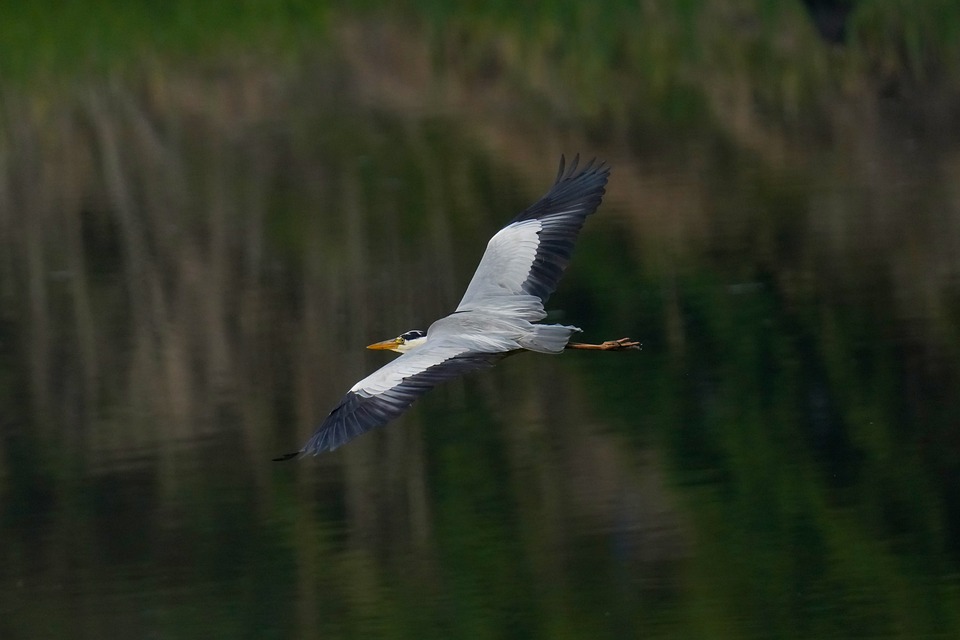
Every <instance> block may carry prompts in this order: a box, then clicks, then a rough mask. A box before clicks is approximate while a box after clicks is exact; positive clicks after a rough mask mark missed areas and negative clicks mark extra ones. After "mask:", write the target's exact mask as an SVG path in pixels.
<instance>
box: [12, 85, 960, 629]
mask: <svg viewBox="0 0 960 640" xmlns="http://www.w3.org/2000/svg"><path fill="white" fill-rule="evenodd" d="M315 81H316V82H318V83H319V85H320V86H321V87H322V88H324V89H325V90H324V91H322V92H321V93H322V94H323V95H324V96H325V97H324V98H323V99H321V100H320V101H319V103H317V102H315V101H313V97H312V96H307V95H299V94H297V92H296V91H295V90H292V89H291V90H289V91H288V93H287V94H285V95H283V96H281V97H276V96H273V94H272V93H271V92H270V91H262V92H257V90H256V89H253V90H251V89H249V87H245V86H244V85H241V86H240V87H239V88H238V87H230V86H228V87H226V88H225V89H224V92H225V94H226V95H225V96H224V95H220V98H221V99H222V100H223V102H222V103H217V104H220V105H221V106H220V107H217V108H209V109H208V108H207V107H205V106H203V105H199V106H198V105H197V104H195V103H191V102H190V101H189V100H183V101H182V102H178V101H177V100H178V98H182V97H183V95H187V96H189V95H190V94H189V93H186V94H183V95H180V94H177V93H176V92H175V91H171V94H169V95H166V94H165V95H156V94H153V93H151V92H150V91H143V92H137V91H132V92H129V93H128V92H124V91H119V90H116V89H109V88H103V87H101V88H99V89H97V90H95V91H91V92H89V93H84V94H83V95H82V96H80V97H77V98H76V100H75V101H74V102H72V103H69V104H68V105H67V106H66V107H63V108H62V109H59V110H58V109H47V110H44V109H38V108H35V107H36V105H31V104H30V103H29V102H27V101H21V102H18V101H16V100H12V99H11V100H8V101H7V103H6V104H7V106H6V110H7V111H6V119H5V122H6V126H7V130H6V134H5V137H4V138H3V145H2V149H3V153H2V154H0V162H2V172H0V177H2V183H0V225H2V227H0V228H2V236H0V237H2V242H0V263H2V266H0V298H2V301H3V304H2V310H0V427H2V438H0V497H2V506H0V637H3V638H54V637H80V638H87V637H89V638H104V637H131V638H140V637H144V638H187V637H198V638H199V637H255V638H261V637H263V638H272V637H278V638H279V637H310V638H312V637H317V638H320V637H322V638H337V637H385V638H394V637H409V638H425V637H430V638H454V637H464V638H525V637H543V638H564V637H565V638H574V637H589V638H605V637H607V638H623V637H671V638H673V637H690V638H736V637H769V638H794V637H810V638H830V637H833V638H851V637H904V638H918V637H926V638H935V637H936V638H939V637H943V638H949V637H957V634H958V633H960V613H958V612H960V577H958V575H960V490H958V487H960V435H958V434H960V432H958V429H957V428H958V423H960V400H958V398H960V378H958V373H960V370H958V360H957V356H958V346H960V339H958V338H960V331H958V328H960V325H958V320H960V306H958V303H960V299H958V279H957V275H958V273H960V257H958V256H960V251H958V249H960V190H958V184H960V182H958V179H960V163H958V158H960V136H958V135H957V131H956V130H953V129H950V128H938V129H937V130H936V131H925V130H924V129H923V127H922V126H921V125H922V124H923V123H924V122H926V120H925V119H924V118H925V116H922V115H918V114H916V113H913V114H911V113H904V112H903V111H902V110H900V109H898V108H896V105H893V106H892V107H891V106H890V105H885V104H873V103H870V109H871V110H870V116H871V117H861V116H862V114H856V115H855V116H851V117H847V116H844V115H843V113H841V114H839V115H838V116H837V122H839V123H840V124H836V123H835V128H834V129H832V131H833V133H834V134H835V135H834V136H832V137H831V136H818V135H812V136H806V135H800V134H798V133H797V129H798V127H785V128H783V129H778V128H776V127H774V128H773V129H772V130H770V129H767V130H763V131H757V130H748V131H743V129H742V127H741V128H737V127H736V126H732V125H730V126H728V124H727V123H724V122H713V121H710V122H705V123H703V125H702V126H701V127H699V128H697V129H695V130H694V131H693V132H692V133H691V132H688V133H687V134H686V135H685V137H684V138H683V139H682V140H680V141H679V142H678V143H677V145H676V146H675V147H674V148H671V149H669V150H668V149H666V148H665V147H664V146H663V144H662V142H661V143H658V142H657V140H661V141H662V140H663V138H664V136H665V133H664V132H641V133H640V134H638V135H639V137H640V138H644V139H647V140H648V141H650V142H651V146H650V147H649V149H648V150H643V149H641V150H639V151H638V150H630V149H631V148H633V147H632V144H633V143H630V144H626V142H627V141H626V140H624V141H622V142H624V144H621V143H620V142H618V141H617V140H611V141H607V142H602V141H601V142H595V143H591V142H586V141H585V140H588V139H589V136H581V135H579V134H577V133H576V132H570V131H569V130H564V132H563V133H558V132H557V130H555V129H553V128H551V126H550V125H549V123H545V124H543V125H541V126H538V127H533V128H529V129H526V130H524V131H522V132H518V130H517V129H515V128H514V129H511V128H510V126H508V124H504V123H500V122H498V121H494V122H492V123H491V122H490V121H489V120H487V121H482V122H480V123H476V122H475V120H474V118H473V116H475V115H476V113H471V112H467V113H466V114H462V113H460V114H458V113H450V114H440V115H437V114H428V113H422V112H412V113H411V112H410V111H404V110H403V109H393V108H386V107H384V106H383V105H382V104H378V103H377V101H373V102H372V103H371V101H370V100H369V99H364V98H362V97H358V95H357V94H355V93H353V92H351V91H350V90H348V89H344V88H343V87H342V86H341V85H340V84H339V83H338V81H337V80H336V79H335V78H334V79H331V78H324V77H320V78H319V79H315ZM231 91H234V92H235V93H230V92H231ZM218 95H219V94H218ZM271 96H272V97H271ZM272 99H275V100H276V101H277V104H273V103H271V100H272ZM284 100H286V101H287V102H286V103H283V101H284ZM281 103H283V104H286V105H287V108H286V109H278V108H277V105H278V104H281ZM224 104H225V105H230V106H229V108H227V107H222V105H224ZM860 106H861V107H862V106H863V105H860ZM218 108H219V109H222V110H220V111H218V110H217V109H218ZM738 126H739V125H738ZM811 126H812V127H815V126H816V125H815V124H814V125H811ZM799 129H801V130H802V129H803V128H802V127H799ZM492 132H495V135H491V134H492ZM753 133H762V134H763V135H762V136H760V135H751V134H753ZM638 148H639V147H638ZM560 151H567V152H568V153H572V152H576V151H581V152H582V153H584V154H586V155H588V156H590V155H601V156H603V157H604V158H605V159H606V160H607V161H608V163H609V164H610V165H611V166H612V167H613V174H612V178H611V183H610V188H609V191H608V196H607V198H606V200H605V202H604V204H603V206H602V208H601V211H600V214H599V215H598V216H596V217H595V218H593V219H591V220H590V222H589V223H588V225H587V227H586V229H585V231H584V233H583V236H582V238H581V241H580V243H579V245H578V249H577V253H576V254H575V258H574V264H573V265H572V267H571V268H570V270H569V272H568V275H567V277H566V278H565V280H564V281H563V283H562V285H561V287H560V290H559V291H558V293H557V294H556V296H555V297H554V299H553V300H552V303H551V305H550V307H552V308H554V309H557V310H558V311H557V313H556V314H555V318H556V320H558V321H562V322H565V323H571V324H576V325H578V326H581V327H583V328H584V329H585V336H584V337H585V339H588V340H603V339H610V338H619V337H621V336H625V335H629V336H632V337H634V338H636V339H639V340H641V341H642V342H643V343H644V348H643V350H642V351H641V352H632V353H623V354H595V353H566V354H563V355H562V356H558V357H547V356H540V355H534V354H528V355H524V356H520V357H516V358H511V359H509V360H507V361H506V362H504V363H502V364H501V366H500V367H498V368H497V369H495V370H493V371H490V372H484V373H481V374H478V375H475V376H471V377H469V378H468V379H466V380H464V381H462V382H456V383H452V384H449V385H447V386H445V387H443V388H440V389H438V390H436V391H434V392H433V393H431V394H430V395H428V396H426V397H425V398H424V399H423V400H421V401H420V402H418V403H417V405H416V406H415V408H414V409H413V410H412V411H411V412H410V413H409V414H408V415H406V416H405V417H403V418H402V419H400V420H398V421H396V422H395V423H393V424H391V425H390V426H389V428H386V429H384V430H382V431H379V432H376V433H374V434H371V435H367V436H364V437H362V438H361V439H359V440H357V441H356V442H354V443H351V444H350V445H349V446H347V447H345V448H343V449H341V450H338V451H337V452H335V453H333V454H329V455H324V456H322V457H319V458H316V459H304V460H299V461H295V462H292V463H286V464H282V465H280V464H276V463H272V462H271V461H270V459H271V458H272V457H273V456H274V455H276V454H279V453H282V452H285V451H288V450H292V449H296V448H297V447H299V446H300V445H301V444H302V442H303V441H304V440H305V438H306V437H307V436H308V435H309V434H310V432H311V431H312V429H313V426H314V425H315V424H316V422H317V421H318V420H320V419H321V418H322V417H323V416H324V415H325V414H326V412H327V411H329V409H330V407H331V406H332V405H333V404H334V403H335V402H336V401H337V399H338V398H339V396H340V395H341V394H342V393H343V392H344V391H345V390H346V389H347V388H349V387H350V386H351V385H352V384H353V383H354V382H355V381H356V380H357V379H358V378H360V377H361V376H363V375H364V374H365V373H366V372H369V371H371V370H372V369H373V368H375V367H377V366H379V365H380V364H382V363H383V362H385V359H386V357H388V356H383V355H382V354H378V353H372V352H366V351H364V349H363V346H364V345H366V344H368V343H370V342H373V341H375V340H380V339H385V338H388V337H392V336H394V335H397V334H398V333H400V332H402V331H405V330H407V329H411V328H426V327H427V326H428V325H429V324H430V322H431V321H432V320H433V319H435V318H436V317H438V316H440V315H442V314H445V313H447V312H449V310H450V309H452V308H453V307H454V306H455V304H456V302H457V301H458V300H459V297H460V295H461V293H462V290H463V288H464V287H465V285H466V283H467V281H468V280H469V277H470V275H471V274H472V271H473V268H474V266H475V264H476V262H477V260H478V259H479V256H480V253H481V252H482V248H483V246H484V244H485V242H486V239H487V238H488V237H489V236H490V235H491V234H492V233H493V232H494V231H495V230H496V229H498V228H499V226H500V225H501V224H502V223H504V222H505V221H506V220H508V219H509V218H510V217H512V216H513V215H514V214H515V213H516V212H517V211H519V210H520V209H522V208H523V207H525V206H526V205H527V204H528V203H529V202H531V201H532V200H533V199H535V198H536V197H537V196H539V195H540V194H541V193H542V192H543V191H544V190H545V189H546V187H547V186H548V185H549V183H550V180H551V179H552V177H553V174H554V171H555V167H556V161H557V158H558V155H559V152H560Z"/></svg>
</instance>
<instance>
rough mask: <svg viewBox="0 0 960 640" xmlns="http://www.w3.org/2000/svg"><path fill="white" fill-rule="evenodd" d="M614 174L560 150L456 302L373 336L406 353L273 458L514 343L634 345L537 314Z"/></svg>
mask: <svg viewBox="0 0 960 640" xmlns="http://www.w3.org/2000/svg"><path fill="white" fill-rule="evenodd" d="M608 176H609V169H607V168H605V167H604V166H603V165H602V164H601V165H594V163H593V162H590V163H588V164H587V165H586V166H585V167H584V168H583V169H581V170H580V171H579V172H577V161H576V160H574V162H573V165H572V167H571V168H570V170H569V171H566V172H565V171H564V162H563V159H562V158H561V160H560V170H559V172H558V173H557V180H556V182H555V183H554V185H553V187H552V188H551V189H550V191H548V192H547V194H546V195H544V196H543V198H541V199H540V200H539V201H537V202H536V203H535V204H533V205H532V206H531V207H529V208H528V209H527V210H526V211H524V212H523V213H521V214H520V215H518V216H516V217H515V218H514V219H513V220H511V221H510V223H508V224H507V226H505V227H504V228H503V229H501V230H500V231H499V232H497V233H496V234H495V235H494V236H493V237H492V238H491V239H490V242H489V243H488V244H487V249H486V251H485V252H484V254H483V258H481V260H480V265H479V266H478V267H477V270H476V272H475V273H474V276H473V279H472V280H471V281H470V284H469V285H468V286H467V290H466V292H465V293H464V295H463V299H462V300H461V301H460V304H459V305H458V306H457V309H456V310H455V311H454V312H453V313H451V314H450V315H448V316H446V317H444V318H440V319H439V320H437V321H436V322H434V323H433V324H432V325H430V328H429V329H428V330H427V331H419V330H414V331H408V332H407V333H404V334H402V335H400V336H398V337H397V338H394V339H392V340H386V341H384V342H379V343H376V344H373V345H370V347H368V348H371V349H383V350H391V351H397V352H400V353H401V354H402V355H401V356H400V357H399V358H397V359H396V360H393V361H392V362H390V363H389V364H387V365H385V366H383V367H381V368H380V369H378V370H377V371H374V372H373V373H372V374H370V375H369V376H367V377H366V378H364V379H363V380H361V381H359V382H358V383H357V384H355V385H354V386H353V387H352V388H351V389H350V390H349V391H348V392H347V394H346V395H345V396H344V397H343V398H342V399H341V401H340V403H339V404H338V405H337V406H336V407H335V408H334V409H333V411H331V412H330V415H329V416H327V418H326V419H325V420H324V421H323V423H322V424H321V425H320V426H319V427H318V428H317V429H316V431H314V433H313V436H311V438H310V439H309V440H308V441H307V443H306V445H304V447H303V449H301V450H300V451H298V452H295V453H292V454H288V455H286V456H282V457H281V458H277V459H278V460H286V459H289V458H292V457H296V456H298V455H301V454H317V453H321V452H323V451H331V450H333V449H336V448H337V447H339V446H340V445H342V444H344V443H346V442H347V441H349V440H351V439H353V438H355V437H356V436H358V435H360V434H362V433H365V432H366V431H369V430H371V429H373V428H376V427H379V426H382V425H384V424H386V423H387V422H389V421H390V420H392V419H394V418H396V417H397V416H399V415H400V414H401V413H403V412H404V411H405V410H406V409H407V408H408V407H409V406H410V405H411V404H412V403H413V401H414V400H416V399H417V398H418V397H419V396H421V395H423V394H424V393H426V392H427V391H429V390H430V389H432V388H433V387H434V386H436V385H437V384H439V383H440V382H442V381H444V380H448V379H450V378H454V377H458V376H460V375H462V374H464V373H467V372H469V371H473V370H476V369H480V368H484V367H489V366H492V365H493V364H495V363H496V362H497V361H499V360H500V359H502V358H503V357H505V356H507V355H509V354H511V353H515V352H517V351H521V350H527V351H536V352H539V353H548V354H557V353H561V352H562V351H563V350H564V349H567V348H592V349H605V350H607V349H609V350H616V349H627V348H635V347H636V344H637V343H633V342H630V341H628V340H626V339H623V340H619V341H611V342H605V343H603V344H602V345H576V344H571V343H570V342H569V341H570V337H571V336H572V335H573V334H574V333H576V332H578V331H580V329H578V328H577V327H572V326H566V325H551V324H538V323H537V322H538V321H539V320H542V319H544V318H545V317H546V315H547V314H546V311H545V310H544V307H543V305H544V303H545V302H546V300H547V298H548V297H549V296H550V294H552V293H553V291H554V290H555V289H556V287H557V283H558V282H559V280H560V276H562V275H563V271H564V269H565V268H566V266H567V264H568V263H569V261H570V255H571V253H572V251H573V245H574V242H575V240H576V237H577V234H578V233H579V231H580V229H581V227H582V226H583V223H584V220H585V219H586V217H587V216H588V215H590V214H592V213H593V212H594V211H596V209H597V207H598V206H599V205H600V200H601V198H602V197H603V193H604V186H605V185H606V182H607V177H608Z"/></svg>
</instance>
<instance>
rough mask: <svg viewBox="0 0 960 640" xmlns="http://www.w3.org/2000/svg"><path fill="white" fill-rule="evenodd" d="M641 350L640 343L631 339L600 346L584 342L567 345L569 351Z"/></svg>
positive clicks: (621, 339)
mask: <svg viewBox="0 0 960 640" xmlns="http://www.w3.org/2000/svg"><path fill="white" fill-rule="evenodd" d="M640 348H641V344H640V343H639V342H635V341H633V340H631V339H630V338H620V339H619V340H607V341H606V342H601V343H600V344H587V343H584V342H571V343H569V344H567V349H584V350H589V351H627V350H632V351H636V350H639V349H640Z"/></svg>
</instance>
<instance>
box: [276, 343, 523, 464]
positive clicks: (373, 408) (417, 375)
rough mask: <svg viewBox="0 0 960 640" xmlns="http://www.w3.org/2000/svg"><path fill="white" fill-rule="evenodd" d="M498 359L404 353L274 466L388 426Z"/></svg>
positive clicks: (465, 352) (441, 348) (431, 350)
mask: <svg viewBox="0 0 960 640" xmlns="http://www.w3.org/2000/svg"><path fill="white" fill-rule="evenodd" d="M503 355H504V354H503V353H481V352H477V351H472V350H470V349H469V348H467V347H464V346H462V345H455V344H449V343H443V342H441V343H438V344H434V345H431V344H429V343H427V344H425V345H423V346H422V347H419V348H418V349H416V350H414V351H408V352H407V353H404V354H403V355H401V356H400V357H399V358H397V359H396V360H394V361H392V362H390V364H387V365H385V366H383V367H381V368H379V369H377V370H376V371H374V372H373V373H372V374H370V375H369V376H367V377H366V378H364V379H363V380H361V381H360V382H358V383H357V384H355V385H354V386H353V388H351V389H350V391H348V392H347V394H346V395H345V396H343V398H342V399H341V400H340V403H339V404H338V405H337V406H336V408H334V410H333V411H331V412H330V415H328V416H327V418H326V419H325V420H324V421H323V423H322V424H321V425H320V426H319V427H317V430H316V431H314V433H313V435H312V436H311V437H310V440H308V441H307V443H306V444H305V445H304V447H303V449H301V450H300V451H297V452H295V453H292V454H287V455H285V456H281V457H279V458H276V460H288V459H290V458H294V457H297V456H299V455H307V454H309V455H316V454H318V453H322V452H324V451H333V450H334V449H336V448H337V447H339V446H341V445H343V444H345V443H347V442H349V441H350V440H352V439H353V438H356V437H357V436H359V435H361V434H364V433H366V432H367V431H370V430H371V429H375V428H377V427H381V426H383V425H385V424H386V423H388V422H390V421H391V420H393V419H394V418H396V417H397V416H399V415H400V414H401V413H403V412H404V411H406V410H407V409H408V408H409V407H410V405H411V404H413V401H414V400H416V399H417V398H419V397H420V396H422V395H423V394H424V393H426V392H427V391H429V390H430V389H432V388H433V387H435V386H436V385H438V384H440V383H441V382H443V381H445V380H449V379H451V378H456V377H459V376H461V375H463V374H464V373H467V372H469V371H473V370H475V369H480V368H484V367H489V366H492V365H493V364H494V363H495V362H496V361H497V360H499V359H500V358H501V357H503Z"/></svg>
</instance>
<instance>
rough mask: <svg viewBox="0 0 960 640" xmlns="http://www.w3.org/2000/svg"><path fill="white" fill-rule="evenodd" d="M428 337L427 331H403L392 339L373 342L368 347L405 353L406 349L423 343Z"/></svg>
mask: <svg viewBox="0 0 960 640" xmlns="http://www.w3.org/2000/svg"><path fill="white" fill-rule="evenodd" d="M426 339H427V332H426V331H421V330H420V329H414V330H412V331H407V332H406V333H401V334H400V335H399V336H397V337H396V338H393V339H391V340H384V341H383V342H376V343H374V344H371V345H370V346H368V347H367V349H377V350H382V351H396V352H397V353H403V352H404V351H409V350H410V349H413V348H414V347H417V346H419V345H421V344H423V343H424V341H425V340H426Z"/></svg>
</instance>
